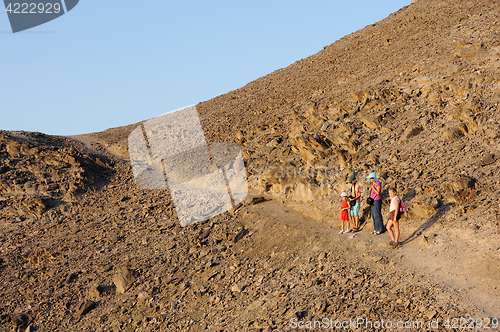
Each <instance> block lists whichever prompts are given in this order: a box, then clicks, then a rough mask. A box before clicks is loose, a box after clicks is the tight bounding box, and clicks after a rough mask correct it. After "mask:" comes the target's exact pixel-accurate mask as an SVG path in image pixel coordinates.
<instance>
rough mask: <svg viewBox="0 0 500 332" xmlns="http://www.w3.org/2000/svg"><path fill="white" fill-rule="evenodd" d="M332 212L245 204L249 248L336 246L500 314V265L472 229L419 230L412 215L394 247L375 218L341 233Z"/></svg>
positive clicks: (377, 269) (481, 311) (469, 307)
mask: <svg viewBox="0 0 500 332" xmlns="http://www.w3.org/2000/svg"><path fill="white" fill-rule="evenodd" d="M330 213H331V212H330V211H327V212H323V213H322V212H321V211H318V204H316V206H312V205H305V204H300V203H281V202H279V201H278V200H277V199H272V200H268V201H266V202H264V203H261V204H257V205H254V206H250V207H248V210H245V209H243V210H242V211H240V215H241V221H242V222H243V223H244V224H245V226H246V227H248V228H249V229H250V230H251V231H252V232H253V233H254V235H253V238H254V244H253V248H252V249H251V250H249V251H248V252H247V254H248V255H250V256H254V255H261V254H262V253H264V254H265V253H267V254H269V255H271V256H273V255H285V253H287V252H296V253H297V254H298V255H300V256H310V257H315V256H317V255H320V254H321V253H322V252H333V253H334V254H335V255H337V256H338V257H341V258H342V260H344V261H345V264H347V265H350V266H363V267H368V268H369V269H370V270H371V271H372V272H374V273H375V274H377V275H381V276H384V277H385V278H388V279H390V280H393V281H394V280H397V281H399V282H400V283H401V284H406V285H410V284H412V285H419V286H422V287H427V288H428V287H434V288H437V289H438V291H439V293H440V299H441V300H443V301H451V302H455V301H458V303H461V304H462V305H463V306H464V307H465V308H466V311H467V312H466V314H467V315H468V316H470V317H476V318H479V317H481V318H482V317H499V316H500V312H499V309H498V308H499V305H498V304H499V299H500V296H499V295H500V294H499V290H498V288H497V286H496V285H497V280H498V278H497V276H498V275H500V274H499V273H500V271H499V267H498V266H497V265H494V264H493V263H492V262H493V258H489V257H487V256H485V255H483V251H479V250H478V249H477V248H478V246H477V245H474V243H475V240H473V238H468V239H467V234H463V233H460V232H459V231H457V230H450V229H446V227H444V226H443V225H441V224H439V223H437V224H435V225H434V226H433V227H430V228H429V229H426V230H424V231H423V233H422V234H420V235H418V236H415V234H413V233H414V232H415V231H417V232H418V231H419V230H421V222H420V223H419V222H417V221H407V222H404V223H402V234H401V239H402V240H403V243H405V244H404V245H403V247H402V248H399V249H392V248H390V247H389V246H388V245H387V242H388V241H389V240H390V238H389V235H388V234H387V233H385V234H382V235H379V236H376V235H372V234H371V231H372V230H373V226H372V224H371V220H369V222H368V223H365V224H363V226H362V230H361V231H360V232H358V233H351V234H343V235H339V234H338V230H339V225H338V222H337V220H335V221H331V220H327V219H326V218H327V216H328V215H329V214H330ZM313 215H314V216H316V218H312V217H311V216H313ZM412 235H413V236H412ZM476 243H477V242H476ZM481 257H483V258H481Z"/></svg>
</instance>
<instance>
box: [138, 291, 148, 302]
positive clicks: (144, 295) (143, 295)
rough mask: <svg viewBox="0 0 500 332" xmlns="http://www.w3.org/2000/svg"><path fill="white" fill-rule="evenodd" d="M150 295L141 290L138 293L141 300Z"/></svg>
mask: <svg viewBox="0 0 500 332" xmlns="http://www.w3.org/2000/svg"><path fill="white" fill-rule="evenodd" d="M148 297H149V294H148V293H147V292H140V293H139V295H137V299H138V300H139V301H141V300H145V299H147V298H148Z"/></svg>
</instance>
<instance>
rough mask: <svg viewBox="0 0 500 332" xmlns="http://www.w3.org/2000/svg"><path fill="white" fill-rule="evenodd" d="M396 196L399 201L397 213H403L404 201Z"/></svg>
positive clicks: (404, 210)
mask: <svg viewBox="0 0 500 332" xmlns="http://www.w3.org/2000/svg"><path fill="white" fill-rule="evenodd" d="M397 197H398V201H399V214H405V213H406V208H405V203H403V200H402V199H401V198H399V196H397Z"/></svg>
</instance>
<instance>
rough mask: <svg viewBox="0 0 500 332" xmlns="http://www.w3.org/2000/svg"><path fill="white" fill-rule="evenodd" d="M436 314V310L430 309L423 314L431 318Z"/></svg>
mask: <svg viewBox="0 0 500 332" xmlns="http://www.w3.org/2000/svg"><path fill="white" fill-rule="evenodd" d="M436 314H437V312H436V310H430V311H428V312H427V313H426V314H425V316H426V317H427V318H428V319H433V318H434V317H435V316H436Z"/></svg>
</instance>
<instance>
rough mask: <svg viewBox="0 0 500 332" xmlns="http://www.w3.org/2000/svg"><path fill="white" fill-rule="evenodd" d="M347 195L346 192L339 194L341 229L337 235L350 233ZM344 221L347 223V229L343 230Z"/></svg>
mask: <svg viewBox="0 0 500 332" xmlns="http://www.w3.org/2000/svg"><path fill="white" fill-rule="evenodd" d="M348 196H349V195H348V194H347V193H346V192H343V193H342V194H340V197H341V198H342V206H341V208H340V211H341V212H340V221H341V222H342V229H341V230H340V232H339V234H344V233H350V232H351V231H350V230H349V226H350V224H349V202H348ZM344 221H346V222H347V229H346V230H344Z"/></svg>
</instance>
